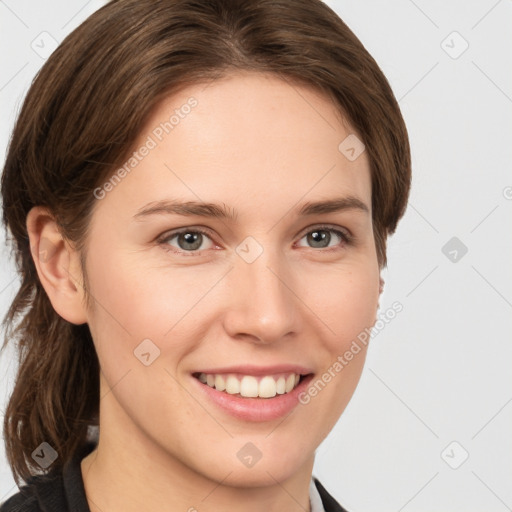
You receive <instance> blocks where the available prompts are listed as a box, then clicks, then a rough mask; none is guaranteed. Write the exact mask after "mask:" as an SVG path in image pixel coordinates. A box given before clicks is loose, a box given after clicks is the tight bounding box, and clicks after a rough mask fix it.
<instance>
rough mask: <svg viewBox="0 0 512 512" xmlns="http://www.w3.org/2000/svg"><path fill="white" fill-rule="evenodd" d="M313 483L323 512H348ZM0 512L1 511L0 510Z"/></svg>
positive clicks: (322, 488) (316, 481) (314, 479)
mask: <svg viewBox="0 0 512 512" xmlns="http://www.w3.org/2000/svg"><path fill="white" fill-rule="evenodd" d="M313 481H314V482H315V485H316V488H317V490H318V494H320V497H321V498H322V505H323V506H324V510H325V512H348V511H347V510H346V509H344V508H343V507H342V506H341V505H340V504H339V503H338V502H337V501H336V500H335V499H334V498H333V497H332V496H331V495H330V494H329V493H328V492H327V490H326V489H325V487H324V486H323V485H322V484H321V483H320V481H319V480H318V479H317V478H315V477H313ZM0 512H2V511H1V510H0Z"/></svg>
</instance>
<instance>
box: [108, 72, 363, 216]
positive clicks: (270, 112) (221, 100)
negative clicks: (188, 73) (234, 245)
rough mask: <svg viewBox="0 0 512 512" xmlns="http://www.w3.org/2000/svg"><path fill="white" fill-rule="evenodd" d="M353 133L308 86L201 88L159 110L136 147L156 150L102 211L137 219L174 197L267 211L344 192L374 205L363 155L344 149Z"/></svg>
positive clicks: (263, 83)
mask: <svg viewBox="0 0 512 512" xmlns="http://www.w3.org/2000/svg"><path fill="white" fill-rule="evenodd" d="M353 137H357V134H355V133H354V132H353V130H352V129H351V126H350V123H349V121H348V120H347V119H345V118H343V117H342V116H341V115H340V112H339V110H338V109H337V108H336V106H335V105H334V104H333V103H332V101H331V100H330V99H329V98H328V97H326V96H325V95H323V94H322V93H320V92H318V91H316V90H315V89H314V88H312V87H307V86H304V85H298V84H296V83H293V82H291V81H289V80H283V79H281V78H279V77H277V76H275V75H269V74H265V75H263V74H260V73H252V72H241V73H236V74H232V75H228V76H226V77H223V78H221V79H218V80H215V81H213V82H209V83H203V84H195V85H192V86H189V87H187V88H184V89H182V90H181V91H180V92H178V93H175V94H173V95H171V96H169V97H168V98H166V99H164V100H163V101H162V102H161V103H160V104H159V105H158V106H157V107H156V108H155V109H154V111H153V112H152V114H151V115H150V117H149V119H148V120H147V122H146V123H145V126H144V127H143V128H142V129H141V131H140V135H139V137H138V140H137V141H136V143H135V145H134V148H133V150H134V151H135V152H137V151H138V150H141V149H142V148H143V147H144V146H147V147H149V148H150V149H149V150H147V151H146V150H145V151H144V155H145V156H144V157H143V158H140V159H139V160H138V161H137V162H132V163H134V165H133V168H130V171H129V173H127V174H128V175H127V176H126V177H125V178H124V179H123V180H122V182H121V183H120V184H119V185H118V186H116V187H115V189H114V190H113V191H112V192H109V194H108V195H107V198H106V199H107V201H102V203H104V204H102V205H101V207H102V208H103V207H108V206H107V203H108V204H110V206H111V208H113V209H115V210H116V211H120V212H121V211H123V210H126V211H125V213H126V214H129V213H130V212H131V215H133V213H135V211H136V210H138V209H139V208H140V207H141V206H142V205H143V204H145V203H146V202H149V201H155V200H158V199H163V198H165V197H166V196H172V197H181V198H184V199H190V200H204V201H210V200H211V201H214V202H219V201H223V202H224V203H226V204H227V205H228V206H229V207H233V208H236V210H237V212H240V213H242V214H243V213H244V206H245V207H246V208H247V209H248V210H249V209H252V210H253V209H254V207H256V208H258V209H260V212H259V213H261V208H270V205H271V204H272V205H274V204H275V203H276V202H277V203H282V204H283V205H287V206H288V207H289V206H291V205H293V204H295V203H297V202H298V201H300V200H301V198H302V199H303V202H307V201H312V200H315V199H318V198H319V197H321V198H325V197H327V196H329V197H330V196H343V195H351V196H355V197H359V198H360V199H361V200H363V201H365V202H366V203H367V204H368V206H369V207H370V203H371V183H370V172H369V163H368V158H367V155H366V152H365V151H363V152H362V153H361V154H360V155H359V156H358V157H357V158H356V159H349V158H347V156H346V154H345V153H344V152H343V149H344V141H346V140H349V141H352V138H353ZM347 138H349V139H347ZM355 140H358V139H355ZM340 144H341V147H340ZM345 145H346V144H345ZM340 148H341V149H340ZM356 149H358V148H356ZM140 152H141V151H139V153H140ZM115 203H117V204H115ZM274 213H275V214H278V213H279V212H278V211H277V210H275V211H274Z"/></svg>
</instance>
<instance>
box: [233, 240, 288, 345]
mask: <svg viewBox="0 0 512 512" xmlns="http://www.w3.org/2000/svg"><path fill="white" fill-rule="evenodd" d="M251 238H252V237H248V239H246V240H244V241H243V242H242V243H241V244H240V245H239V246H238V247H237V250H236V251H237V254H238V257H237V258H236V260H235V268H234V271H233V272H232V273H231V274H232V275H231V279H232V282H233V284H232V286H233V300H232V305H231V306H232V307H231V308H230V312H229V315H228V318H229V320H228V322H227V325H226V328H227V329H228V332H230V334H231V335H234V336H236V335H237V334H241V333H244V334H247V335H252V336H253V337H255V338H258V340H259V341H261V342H267V343H268V342H271V341H275V340H277V339H279V338H281V337H283V336H285V335H286V334H288V333H289V332H291V331H294V330H296V329H297V326H296V325H294V323H295V321H296V318H297V317H296V307H297V304H296V303H295V300H296V299H295V297H294V294H293V293H292V291H291V290H290V288H292V289H293V286H292V283H290V282H288V281H290V280H291V274H290V272H287V271H286V270H285V269H286V268H287V267H286V262H285V261H284V259H283V258H284V255H282V254H281V253H280V252H279V251H277V250H274V249H271V248H270V247H263V244H262V243H260V242H258V241H256V240H255V239H251Z"/></svg>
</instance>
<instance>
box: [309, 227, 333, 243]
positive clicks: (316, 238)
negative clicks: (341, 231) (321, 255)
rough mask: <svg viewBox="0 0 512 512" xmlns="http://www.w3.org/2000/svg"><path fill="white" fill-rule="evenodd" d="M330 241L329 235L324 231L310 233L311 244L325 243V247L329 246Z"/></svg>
mask: <svg viewBox="0 0 512 512" xmlns="http://www.w3.org/2000/svg"><path fill="white" fill-rule="evenodd" d="M330 239H331V235H330V233H328V232H327V231H324V230H318V231H312V232H311V233H310V241H312V243H313V244H318V243H320V244H322V243H323V242H325V241H327V245H329V242H330ZM327 245H325V244H324V245H320V246H321V247H327ZM314 247H318V246H317V245H314Z"/></svg>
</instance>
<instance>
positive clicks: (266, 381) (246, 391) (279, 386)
mask: <svg viewBox="0 0 512 512" xmlns="http://www.w3.org/2000/svg"><path fill="white" fill-rule="evenodd" d="M198 378H199V380H200V381H201V382H202V383H204V384H207V385H208V386H210V387H211V388H215V389H216V390H217V391H224V392H226V393H228V394H230V395H237V394H240V395H241V396H243V397H247V398H256V397H260V398H272V397H274V396H276V395H283V394H285V393H289V392H290V391H291V390H292V389H294V388H295V387H296V386H297V384H298V383H299V380H300V375H299V374H296V373H290V374H286V375H284V374H281V375H279V376H275V377H274V376H272V375H265V376H264V377H259V378H258V377H255V376H253V375H244V376H243V377H242V378H241V380H240V379H239V378H238V377H237V376H236V375H233V374H229V375H214V374H204V373H200V374H199V377H198Z"/></svg>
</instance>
